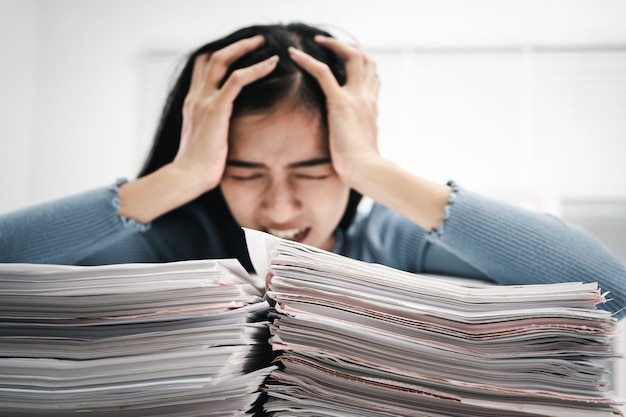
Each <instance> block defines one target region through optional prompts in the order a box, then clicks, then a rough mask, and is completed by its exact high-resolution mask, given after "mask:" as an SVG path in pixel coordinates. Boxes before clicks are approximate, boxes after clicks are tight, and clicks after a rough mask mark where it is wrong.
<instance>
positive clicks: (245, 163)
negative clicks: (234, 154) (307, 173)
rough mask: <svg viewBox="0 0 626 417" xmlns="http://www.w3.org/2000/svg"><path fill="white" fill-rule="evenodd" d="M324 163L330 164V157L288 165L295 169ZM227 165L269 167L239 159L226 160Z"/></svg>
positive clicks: (256, 167)
mask: <svg viewBox="0 0 626 417" xmlns="http://www.w3.org/2000/svg"><path fill="white" fill-rule="evenodd" d="M324 164H330V158H326V157H325V158H313V159H307V160H304V161H298V162H293V163H291V164H289V165H288V166H289V168H292V169H293V168H306V167H312V166H317V165H324ZM226 165H228V166H232V167H236V168H253V169H263V168H267V167H266V166H265V164H262V163H260V162H249V161H242V160H239V159H229V160H227V161H226Z"/></svg>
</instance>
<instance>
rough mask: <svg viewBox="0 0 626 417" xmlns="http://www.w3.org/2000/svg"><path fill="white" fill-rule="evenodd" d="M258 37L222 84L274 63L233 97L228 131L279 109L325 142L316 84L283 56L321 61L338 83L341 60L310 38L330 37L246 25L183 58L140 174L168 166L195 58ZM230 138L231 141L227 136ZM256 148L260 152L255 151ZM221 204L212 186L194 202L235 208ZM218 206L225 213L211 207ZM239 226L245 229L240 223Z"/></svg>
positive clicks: (349, 212)
mask: <svg viewBox="0 0 626 417" xmlns="http://www.w3.org/2000/svg"><path fill="white" fill-rule="evenodd" d="M259 34H260V35H263V37H264V39H265V42H264V44H263V45H262V46H260V47H259V48H257V49H255V50H253V51H252V52H249V53H247V54H246V55H244V56H242V57H241V58H239V59H237V60H236V61H235V62H233V63H232V64H231V65H230V66H229V68H228V71H227V72H226V75H225V76H224V79H223V80H222V82H224V81H225V80H226V79H228V77H229V76H230V75H231V74H232V72H233V71H235V70H237V69H238V68H242V67H248V66H250V65H252V64H255V63H257V62H261V61H263V60H265V59H267V58H269V57H271V56H273V55H278V57H279V61H278V63H277V66H276V68H275V69H274V70H273V71H272V72H271V73H270V74H269V75H267V76H265V77H263V78H261V79H259V80H257V81H255V82H253V83H251V84H249V85H247V86H245V87H244V88H243V89H242V91H241V92H240V93H239V95H238V96H237V98H236V99H235V101H234V103H233V110H232V118H231V128H232V125H234V124H235V123H236V121H237V120H243V119H245V118H249V117H254V116H261V119H264V118H265V117H264V116H267V120H270V119H271V115H272V114H273V113H276V112H278V111H279V110H280V111H281V112H284V110H285V109H291V110H293V111H294V112H296V113H298V114H300V115H304V116H305V117H304V118H307V117H310V118H312V120H316V121H317V122H318V123H319V125H320V129H319V130H320V133H321V134H322V135H323V140H325V141H327V140H328V129H327V122H326V100H325V97H324V94H323V92H322V90H321V88H320V86H319V85H318V83H317V81H316V80H315V79H314V78H313V77H312V76H311V75H309V74H308V73H307V72H306V71H304V70H302V69H301V68H299V67H298V66H297V65H296V64H295V63H294V62H293V61H292V60H291V59H290V58H289V54H288V48H289V47H290V46H294V47H296V48H298V49H301V50H303V51H305V52H307V53H308V54H310V55H312V56H313V57H314V58H316V59H318V60H320V61H322V62H324V63H326V64H327V65H328V66H329V67H330V69H331V71H332V73H333V74H334V75H335V77H336V78H337V80H338V82H339V84H344V83H345V68H344V63H343V60H342V59H341V58H339V57H338V56H337V55H336V54H334V53H333V52H331V51H330V50H328V49H326V48H323V47H321V46H319V45H318V44H316V43H315V42H314V40H313V38H314V36H315V35H324V36H330V34H329V33H327V32H325V31H322V30H320V29H317V28H314V27H311V26H308V25H304V24H300V23H296V24H288V25H265V26H251V27H246V28H243V29H240V30H237V31H236V32H234V33H232V34H230V35H228V36H226V37H224V38H222V39H218V40H216V41H214V42H211V43H209V44H206V45H204V46H202V47H200V48H198V49H197V50H196V51H194V52H193V53H192V54H191V55H190V56H189V59H188V60H187V63H186V65H185V66H184V67H183V69H182V71H181V73H180V76H179V78H178V80H177V81H176V83H175V85H174V87H173V89H172V91H171V93H170V95H169V97H168V101H167V103H166V106H165V109H164V112H163V115H162V118H161V122H160V125H159V127H158V131H157V135H156V138H155V142H154V145H153V149H152V152H151V154H150V156H149V158H148V160H147V161H146V164H145V166H144V168H143V169H142V171H141V173H140V176H143V175H147V174H149V173H150V172H153V171H155V170H156V169H158V168H160V167H161V166H163V165H165V164H167V163H169V162H171V161H172V160H173V159H174V157H175V155H176V152H177V151H178V146H179V140H180V132H181V128H182V108H183V103H184V100H185V97H186V94H187V92H188V90H189V87H190V84H191V76H192V72H193V65H194V62H195V60H196V58H197V57H198V56H200V55H203V54H206V55H210V54H211V53H212V52H215V51H217V50H220V49H222V48H224V47H226V46H228V45H231V44H232V43H234V42H236V41H239V40H241V39H245V38H249V37H252V36H254V35H259ZM232 140H233V138H232V137H231V141H232ZM291 140H293V141H296V142H297V141H298V140H299V138H298V137H297V136H293V137H292V138H291ZM260 150H261V148H259V151H260ZM262 159H263V155H259V156H258V157H257V158H255V160H262ZM359 199H360V196H359V195H358V194H357V193H356V192H354V191H351V192H350V198H349V204H347V209H346V210H345V212H344V213H343V217H342V218H341V221H340V222H339V225H340V227H346V226H347V225H348V224H349V223H350V222H351V220H352V217H353V215H354V213H355V210H356V205H357V204H358V201H359ZM227 200H229V201H227V202H228V205H226V204H224V201H223V194H222V188H221V187H218V188H217V189H215V190H213V191H211V192H209V193H207V194H206V195H205V196H203V197H202V198H201V199H199V200H198V201H197V202H198V203H201V202H203V203H204V204H206V205H207V207H209V206H210V208H211V210H212V212H213V213H214V215H217V216H220V215H224V216H227V215H228V216H229V215H230V214H233V212H235V211H236V210H234V208H235V207H232V204H233V203H232V202H233V201H234V200H233V199H230V198H229V199H227ZM220 206H222V207H224V208H225V209H226V210H219V209H216V208H217V207H220ZM343 208H346V204H345V203H344V204H343V207H341V208H340V209H341V210H343ZM229 209H230V210H229ZM216 210H217V211H216ZM220 211H225V213H220ZM235 217H237V216H235ZM240 223H241V222H240ZM243 226H246V225H245V224H243ZM335 226H336V224H335Z"/></svg>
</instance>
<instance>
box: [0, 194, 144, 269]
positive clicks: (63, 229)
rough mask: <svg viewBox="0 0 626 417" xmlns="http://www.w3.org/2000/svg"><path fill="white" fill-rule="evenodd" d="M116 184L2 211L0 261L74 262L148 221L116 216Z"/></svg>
mask: <svg viewBox="0 0 626 417" xmlns="http://www.w3.org/2000/svg"><path fill="white" fill-rule="evenodd" d="M118 206H119V202H118V201H117V187H116V186H110V187H106V188H104V187H103V188H98V189H94V190H91V191H87V192H83V193H80V194H77V195H74V196H69V197H65V198H62V199H59V200H55V201H50V202H46V203H42V204H38V205H36V206H33V207H29V208H26V209H22V210H17V211H14V212H11V213H7V214H4V215H2V216H0V262H29V263H57V264H74V263H76V262H78V261H79V260H80V259H81V258H83V257H84V256H87V255H89V254H91V253H93V252H96V251H97V250H99V248H101V247H104V246H106V245H109V244H111V243H112V242H115V241H117V239H122V238H123V237H124V236H127V235H128V234H131V233H136V232H137V231H138V230H145V229H146V227H147V226H144V225H140V224H138V223H137V222H134V221H129V220H126V219H123V218H120V217H119V216H117V215H116V211H117V208H118Z"/></svg>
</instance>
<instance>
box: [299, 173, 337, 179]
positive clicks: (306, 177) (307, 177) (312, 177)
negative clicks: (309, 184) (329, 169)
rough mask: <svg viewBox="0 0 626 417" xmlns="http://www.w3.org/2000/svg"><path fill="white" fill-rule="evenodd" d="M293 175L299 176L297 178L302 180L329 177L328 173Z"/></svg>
mask: <svg viewBox="0 0 626 417" xmlns="http://www.w3.org/2000/svg"><path fill="white" fill-rule="evenodd" d="M295 177H296V178H299V179H303V180H323V179H326V178H328V177H330V175H328V174H326V175H305V174H296V175H295Z"/></svg>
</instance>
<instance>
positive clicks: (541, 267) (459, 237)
mask: <svg viewBox="0 0 626 417" xmlns="http://www.w3.org/2000/svg"><path fill="white" fill-rule="evenodd" d="M429 240H430V241H431V243H432V244H433V245H436V246H438V247H442V248H445V250H446V251H448V252H450V253H452V254H454V255H455V256H456V257H458V258H459V259H462V260H463V261H464V262H466V263H467V264H469V265H471V266H472V267H473V268H475V269H476V270H479V271H481V272H482V273H483V274H484V275H485V276H486V277H488V278H490V279H491V280H493V281H494V282H496V283H498V284H502V285H520V284H537V283H554V282H565V281H582V282H598V283H599V285H600V287H601V288H602V290H603V291H610V292H611V295H610V296H609V297H608V298H612V299H613V300H614V301H612V302H611V303H610V304H609V305H607V306H606V307H607V308H608V309H609V310H611V311H617V310H619V309H620V308H622V307H626V265H624V263H623V262H621V261H620V260H619V259H618V258H617V257H616V256H615V255H614V254H613V253H612V252H611V251H610V250H609V249H608V248H607V247H606V246H605V245H604V244H603V243H602V242H601V241H600V240H599V239H597V238H596V237H595V236H593V235H592V234H590V233H589V232H587V231H586V230H584V229H581V228H579V227H577V226H574V225H572V224H569V223H567V222H565V221H563V220H561V219H559V218H557V217H555V216H552V215H548V214H544V213H539V212H534V211H531V210H527V209H523V208H519V207H516V206H513V205H510V204H507V203H503V202H499V201H496V200H493V199H490V198H487V197H484V196H481V195H479V194H476V193H472V192H470V191H468V190H465V189H463V188H460V189H459V190H458V194H456V195H455V196H454V198H453V199H452V203H451V204H450V209H449V216H448V218H447V219H446V220H445V221H444V227H443V229H442V230H441V231H438V232H434V233H431V234H430V235H429ZM429 259H434V258H431V257H429V256H428V255H427V256H426V261H425V262H426V263H427V265H426V267H427V268H433V265H432V264H429ZM440 259H441V258H440ZM445 267H446V265H443V264H440V265H437V266H434V269H437V270H441V269H442V268H445Z"/></svg>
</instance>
